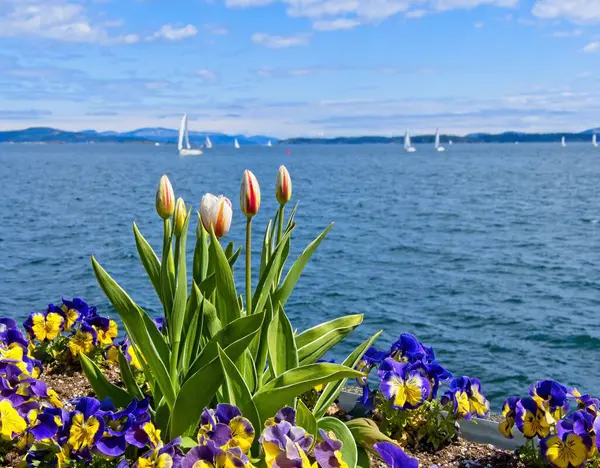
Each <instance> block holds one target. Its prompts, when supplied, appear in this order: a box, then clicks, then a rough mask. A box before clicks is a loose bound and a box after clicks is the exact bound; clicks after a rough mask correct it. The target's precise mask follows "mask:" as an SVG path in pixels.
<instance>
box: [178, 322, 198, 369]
mask: <svg viewBox="0 0 600 468" xmlns="http://www.w3.org/2000/svg"><path fill="white" fill-rule="evenodd" d="M199 320H202V316H201V315H200V313H198V314H194V315H193V316H192V321H191V323H190V324H189V325H188V328H187V332H186V334H185V339H184V341H183V349H182V350H181V359H180V362H181V364H180V365H181V369H182V370H183V373H184V375H185V373H187V372H188V369H189V366H190V362H191V361H192V356H193V354H194V352H195V351H196V349H197V348H196V341H197V340H199V339H200V338H201V334H202V323H200V325H199V326H198V321H199ZM193 357H194V358H195V356H193Z"/></svg>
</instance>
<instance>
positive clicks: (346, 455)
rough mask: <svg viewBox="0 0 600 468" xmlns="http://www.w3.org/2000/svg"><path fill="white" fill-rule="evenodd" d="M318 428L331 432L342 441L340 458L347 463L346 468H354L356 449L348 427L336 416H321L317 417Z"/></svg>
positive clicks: (356, 457) (356, 459)
mask: <svg viewBox="0 0 600 468" xmlns="http://www.w3.org/2000/svg"><path fill="white" fill-rule="evenodd" d="M319 429H323V430H324V431H325V432H327V433H329V432H333V433H334V434H335V437H336V439H338V440H340V441H341V442H342V444H343V445H342V450H341V452H342V460H344V461H345V462H346V463H347V464H348V468H356V463H357V461H358V450H357V448H356V442H355V441H354V437H352V433H351V432H350V429H348V427H347V426H346V425H345V424H344V423H343V422H342V421H340V420H339V419H336V418H321V419H319Z"/></svg>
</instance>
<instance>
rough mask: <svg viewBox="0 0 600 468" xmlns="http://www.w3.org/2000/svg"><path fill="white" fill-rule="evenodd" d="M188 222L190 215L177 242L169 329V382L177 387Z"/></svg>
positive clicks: (185, 292) (183, 313)
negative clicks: (175, 273)
mask: <svg viewBox="0 0 600 468" xmlns="http://www.w3.org/2000/svg"><path fill="white" fill-rule="evenodd" d="M189 222H190V215H189V213H188V215H187V216H186V219H185V223H184V225H183V231H182V233H181V236H180V237H179V242H178V244H179V245H178V247H179V249H178V252H177V255H178V259H177V265H178V267H177V283H176V286H175V300H174V301H173V311H172V314H171V321H170V322H169V328H170V332H171V380H172V382H173V383H174V384H175V385H176V386H177V387H178V386H179V375H178V373H177V363H178V361H179V348H180V346H181V335H182V333H183V324H184V321H185V312H186V303H187V287H188V286H187V269H186V261H185V253H186V244H187V231H188V225H189Z"/></svg>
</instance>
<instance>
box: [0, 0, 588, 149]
mask: <svg viewBox="0 0 600 468" xmlns="http://www.w3.org/2000/svg"><path fill="white" fill-rule="evenodd" d="M599 25H600V0H0V130H8V129H20V128H26V127H31V126H51V127H56V128H61V129H65V130H83V129H96V130H99V131H104V130H116V131H127V130H133V129H136V128H140V127H156V126H160V127H167V128H177V126H178V123H179V119H180V117H181V115H182V114H183V113H184V112H187V113H188V114H189V116H190V129H191V130H197V131H209V132H225V133H236V134H237V133H240V134H247V135H254V134H263V135H269V136H274V137H281V138H283V137H291V136H323V137H333V136H339V135H348V136H351V135H384V136H393V135H401V134H403V133H404V129H405V128H410V129H411V131H412V132H413V133H433V132H434V131H435V128H436V127H440V128H441V131H442V132H443V133H455V134H466V133H470V132H483V131H485V132H502V131H505V130H515V131H526V132H538V131H582V130H585V129H588V128H592V127H597V126H600V99H599V98H600V86H599V85H600V29H599V28H598V26H599Z"/></svg>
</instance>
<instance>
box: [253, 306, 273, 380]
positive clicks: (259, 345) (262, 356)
mask: <svg viewBox="0 0 600 468" xmlns="http://www.w3.org/2000/svg"><path fill="white" fill-rule="evenodd" d="M263 313H264V314H265V321H264V324H265V325H264V326H263V327H262V328H261V330H260V332H259V333H258V335H257V336H256V338H255V339H254V341H253V343H252V345H253V346H251V347H250V352H251V353H253V354H254V356H255V358H254V361H255V364H256V367H255V369H256V373H257V375H258V380H257V382H256V389H259V388H260V387H261V386H262V375H263V372H264V370H265V367H266V365H267V356H268V353H269V345H268V332H269V327H268V326H267V325H266V324H270V323H271V321H272V320H273V304H271V301H270V296H269V303H268V304H267V307H266V308H265V309H264V312H263Z"/></svg>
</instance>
